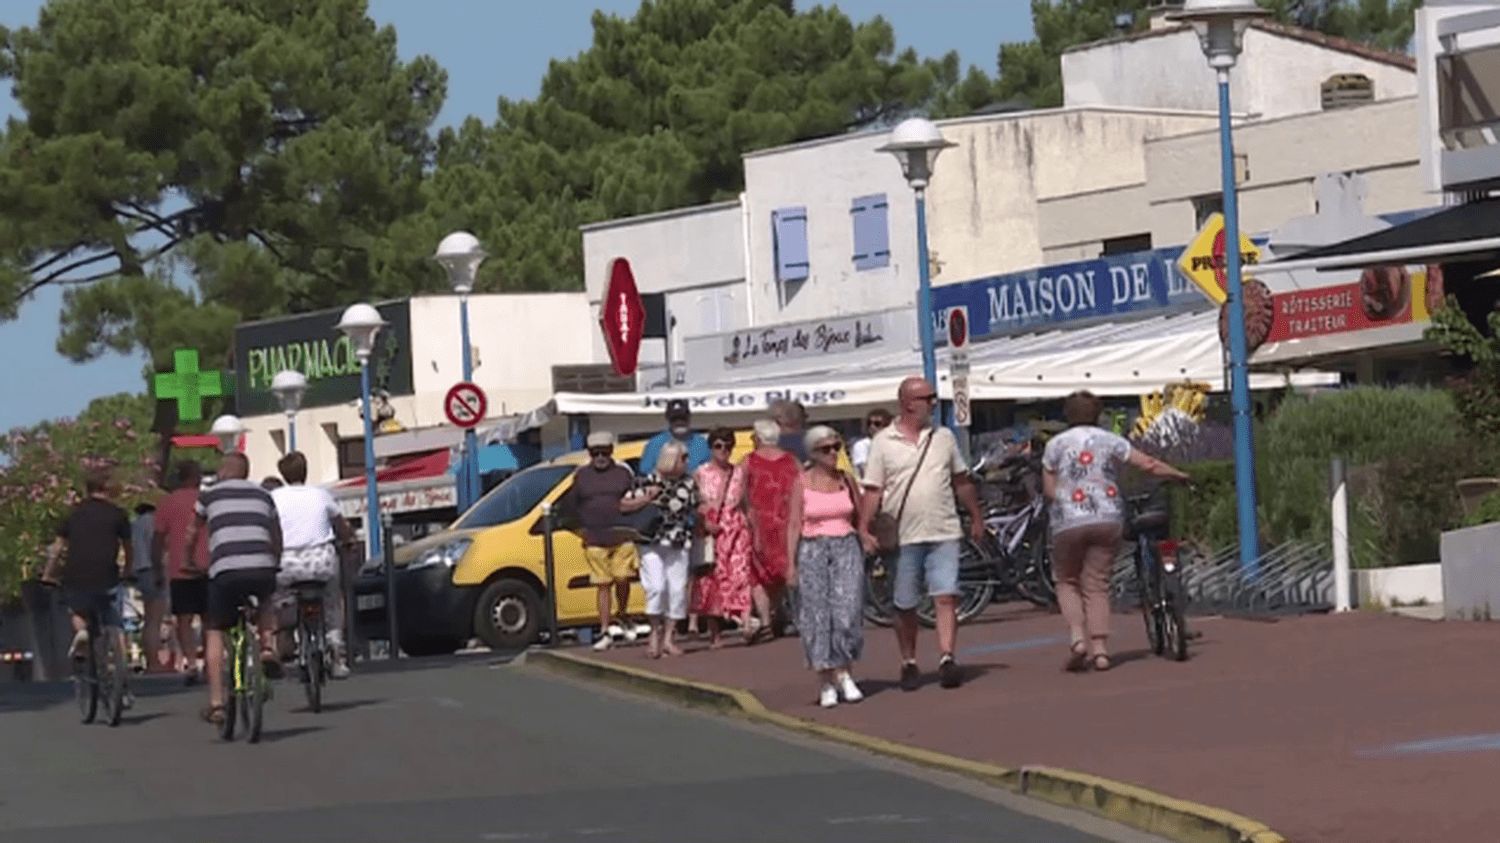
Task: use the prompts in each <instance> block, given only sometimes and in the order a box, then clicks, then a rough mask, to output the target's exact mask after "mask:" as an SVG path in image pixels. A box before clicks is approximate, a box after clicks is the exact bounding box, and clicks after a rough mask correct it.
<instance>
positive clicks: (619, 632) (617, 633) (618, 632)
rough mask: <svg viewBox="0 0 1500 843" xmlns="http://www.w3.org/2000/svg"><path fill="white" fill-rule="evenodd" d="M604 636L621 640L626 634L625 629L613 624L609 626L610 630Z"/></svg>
mask: <svg viewBox="0 0 1500 843" xmlns="http://www.w3.org/2000/svg"><path fill="white" fill-rule="evenodd" d="M604 634H605V636H607V637H609V638H619V637H621V636H623V635H624V634H625V627H623V626H620V625H619V624H617V623H612V624H610V625H609V629H606V630H604Z"/></svg>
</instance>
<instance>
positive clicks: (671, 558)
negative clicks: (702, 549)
mask: <svg viewBox="0 0 1500 843" xmlns="http://www.w3.org/2000/svg"><path fill="white" fill-rule="evenodd" d="M642 492H644V493H645V495H646V496H647V497H648V498H649V499H650V500H651V501H652V502H653V503H655V504H656V506H657V508H658V509H659V510H660V511H661V521H660V522H659V524H658V527H657V529H656V530H655V535H653V536H651V537H650V538H649V539H648V540H646V541H645V542H643V543H642V544H641V546H640V548H639V550H640V558H641V588H642V590H644V591H645V592H646V614H647V616H648V619H649V621H650V623H651V637H650V638H649V639H648V641H647V645H646V656H647V657H648V658H653V659H655V658H660V657H661V655H662V654H663V653H665V654H667V655H669V656H680V655H682V649H681V648H679V647H678V646H677V643H676V642H675V641H673V640H672V637H673V635H675V633H676V627H677V622H678V621H680V620H683V619H684V618H686V617H687V603H688V564H689V562H688V557H689V555H690V552H691V549H692V544H693V530H694V521H693V519H694V516H695V514H696V513H697V510H698V484H697V483H695V482H693V476H692V475H691V474H688V473H687V447H686V446H685V445H683V444H682V443H680V442H676V441H672V442H668V443H666V444H665V445H662V447H661V454H660V456H659V457H657V460H656V471H654V472H652V473H651V474H650V475H647V476H646V477H645V478H643V479H642V480H641V483H640V487H639V489H638V490H637V491H634V492H631V493H630V494H631V495H639V494H641V493H642Z"/></svg>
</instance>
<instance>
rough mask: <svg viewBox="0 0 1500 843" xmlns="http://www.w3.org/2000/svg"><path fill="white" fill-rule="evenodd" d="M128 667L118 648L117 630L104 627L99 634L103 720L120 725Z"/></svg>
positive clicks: (123, 711)
mask: <svg viewBox="0 0 1500 843" xmlns="http://www.w3.org/2000/svg"><path fill="white" fill-rule="evenodd" d="M128 671H129V668H128V667H127V666H126V664H125V652H124V651H123V650H121V649H120V645H119V631H118V630H114V629H106V630H104V631H103V633H102V634H101V635H100V636H99V697H100V700H101V702H103V703H104V722H105V723H107V724H109V725H110V726H118V725H120V718H121V717H122V716H123V715H124V714H125V678H126V676H127V675H128Z"/></svg>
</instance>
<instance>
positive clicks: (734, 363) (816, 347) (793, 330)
mask: <svg viewBox="0 0 1500 843" xmlns="http://www.w3.org/2000/svg"><path fill="white" fill-rule="evenodd" d="M889 333H890V332H889V331H888V330H887V328H886V314H884V313H875V314H870V315H867V316H849V317H840V318H834V319H820V320H817V321H814V322H799V323H796V324H791V325H777V326H772V327H768V328H754V329H750V330H745V331H738V332H736V333H733V334H729V335H727V336H725V337H724V338H723V349H722V351H723V355H724V365H725V367H726V368H730V369H738V368H744V367H747V366H763V365H766V364H770V363H777V362H780V361H782V360H795V359H798V358H811V357H828V356H832V355H836V354H844V353H846V352H850V351H856V350H863V349H868V348H878V347H880V346H882V345H884V344H885V341H886V335H887V334H889Z"/></svg>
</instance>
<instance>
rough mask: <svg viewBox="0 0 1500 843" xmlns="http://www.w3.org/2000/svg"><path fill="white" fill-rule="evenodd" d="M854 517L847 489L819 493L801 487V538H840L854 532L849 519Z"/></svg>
mask: <svg viewBox="0 0 1500 843" xmlns="http://www.w3.org/2000/svg"><path fill="white" fill-rule="evenodd" d="M853 515H854V501H852V500H850V499H849V490H848V489H839V490H838V491H837V492H820V491H818V490H817V489H810V488H808V487H807V485H806V484H803V486H802V536H803V538H808V539H814V538H832V539H836V538H841V537H843V536H847V535H849V534H850V533H852V532H854V525H853V524H851V523H850V518H851V517H853Z"/></svg>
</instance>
